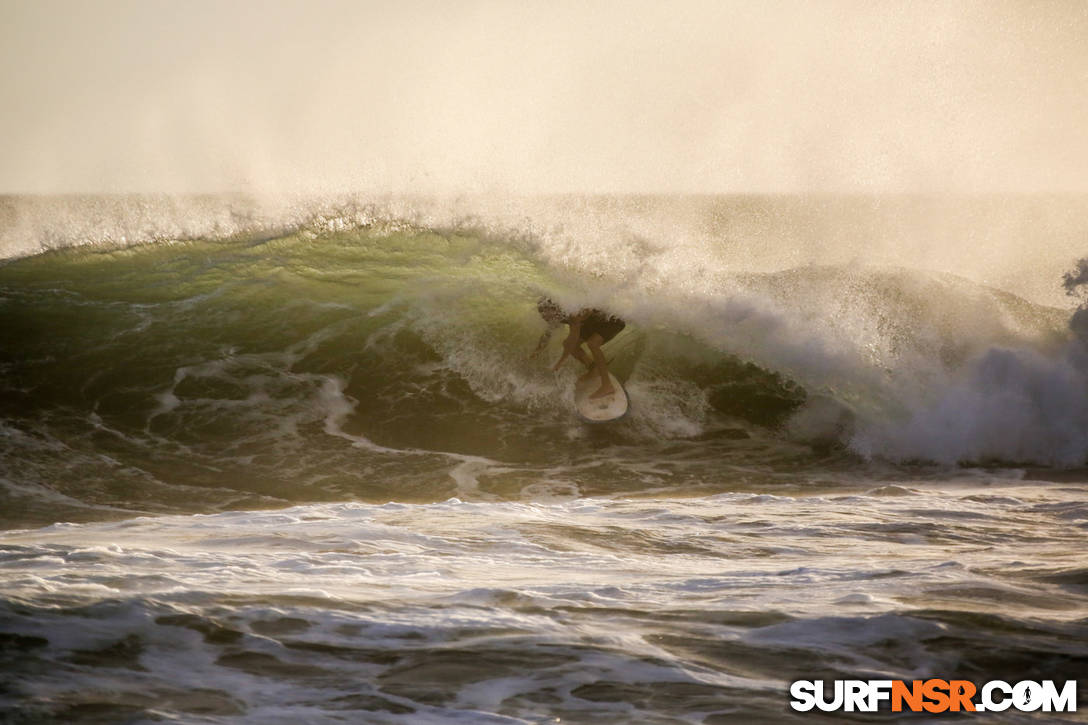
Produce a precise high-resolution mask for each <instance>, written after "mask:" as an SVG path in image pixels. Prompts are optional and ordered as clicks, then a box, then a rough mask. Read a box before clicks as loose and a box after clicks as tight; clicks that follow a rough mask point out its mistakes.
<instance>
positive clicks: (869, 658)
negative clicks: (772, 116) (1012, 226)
mask: <svg viewBox="0 0 1088 725" xmlns="http://www.w3.org/2000/svg"><path fill="white" fill-rule="evenodd" d="M681 201H682V200H681ZM681 201H677V200H657V201H654V200H645V199H642V200H638V199H636V200H632V199H607V198H605V199H596V200H581V201H578V200H570V199H561V200H551V201H549V202H548V203H547V204H544V203H543V202H540V203H539V205H537V206H534V207H532V208H531V209H529V210H528V211H526V210H524V209H523V210H518V211H517V213H514V212H510V211H509V210H507V211H506V212H505V213H504V214H502V215H499V214H493V216H491V217H488V216H486V215H483V216H478V217H472V218H465V217H458V218H457V219H455V220H447V222H446V223H443V224H440V223H438V222H437V221H435V219H434V218H430V217H428V216H427V215H428V214H431V215H433V214H435V213H436V212H434V209H433V208H429V207H427V208H424V207H418V208H414V207H412V203H415V202H411V201H410V200H409V201H402V202H399V203H401V204H402V205H405V206H407V207H410V208H414V211H413V212H412V213H406V212H405V211H404V209H403V208H402V209H400V211H399V212H398V213H396V214H394V213H391V212H390V211H389V208H390V207H388V206H387V207H383V208H382V211H379V210H378V208H377V207H373V206H366V205H359V204H355V205H348V206H340V207H329V206H327V205H325V206H321V205H317V206H315V207H313V208H308V207H306V206H305V205H304V204H302V209H303V212H299V211H298V209H293V210H290V213H287V212H281V215H280V216H275V217H272V216H269V217H267V218H265V217H262V216H260V214H259V213H258V211H256V210H254V209H253V208H251V207H246V208H245V209H241V210H240V209H239V208H235V207H233V206H232V204H237V200H229V199H227V200H215V199H205V200H201V201H200V203H199V204H196V203H195V202H194V204H192V205H190V206H187V207H183V206H169V208H165V207H163V202H162V201H161V200H160V201H159V202H154V203H153V201H149V200H147V199H128V200H126V199H124V198H121V199H116V198H111V199H105V200H98V201H95V200H93V199H91V200H88V199H82V200H78V199H77V200H72V199H69V200H57V201H54V202H51V203H53V204H54V205H55V206H56V207H57V208H62V209H64V210H66V214H67V216H64V215H60V216H58V215H55V214H52V213H50V214H43V213H42V211H41V210H42V208H47V209H52V208H53V207H49V206H48V204H46V202H44V201H42V200H29V201H27V200H23V201H19V200H10V199H9V200H8V205H9V208H7V210H6V213H7V215H8V217H7V219H8V221H7V226H5V227H3V229H4V230H5V231H4V233H5V235H6V238H5V241H10V240H11V239H15V240H16V242H18V243H12V244H11V245H9V246H10V247H11V249H12V250H14V252H12V253H14V254H25V253H26V252H27V251H36V250H37V249H38V248H40V247H41V246H45V247H56V249H55V250H53V251H48V252H46V253H43V254H37V255H35V256H29V257H24V258H21V259H12V260H10V261H9V262H8V263H7V264H6V265H4V266H2V267H0V373H2V375H0V524H2V525H3V527H4V531H3V532H2V533H0V658H2V659H3V665H2V669H3V678H2V679H0V712H2V713H3V715H4V717H5V718H7V719H8V720H10V721H12V722H52V721H55V722H126V723H127V722H154V721H177V722H212V723H231V722H239V723H241V722H252V723H268V722H283V723H295V722H315V723H318V722H353V723H354V722H376V723H380V722H398V723H425V722H436V723H437V722H472V723H476V722H481V723H483V722H531V723H537V722H555V721H557V720H560V721H563V722H609V723H611V722H615V723H626V722H648V723H678V722H684V723H724V722H730V723H732V722H738V723H747V722H780V721H791V720H800V719H801V718H802V717H803V716H802V715H800V714H794V713H792V712H791V711H790V710H789V709H788V706H787V701H788V698H787V694H786V688H787V685H788V683H789V682H790V681H791V680H793V679H820V678H823V679H840V678H842V679H848V678H870V677H871V678H882V679H915V678H921V679H925V678H929V677H942V678H946V679H948V678H959V679H968V680H972V681H975V682H979V683H981V682H985V681H987V680H990V679H1006V680H1010V681H1017V680H1022V679H1036V680H1042V679H1057V680H1065V679H1074V678H1077V677H1079V678H1080V679H1081V680H1082V690H1081V693H1082V694H1081V700H1082V701H1084V702H1088V693H1085V691H1084V689H1083V686H1084V685H1085V684H1088V644H1086V643H1088V601H1086V595H1088V555H1086V553H1085V551H1086V543H1088V541H1086V537H1088V503H1085V501H1086V495H1085V494H1086V493H1088V475H1086V474H1085V473H1084V470H1085V469H1084V465H1085V462H1086V459H1088V385H1086V382H1085V381H1086V380H1088V375H1085V374H1084V373H1085V371H1088V346H1086V345H1085V344H1084V343H1083V341H1082V340H1081V339H1080V338H1079V337H1078V335H1077V329H1078V328H1077V326H1076V324H1074V325H1073V326H1072V327H1071V326H1070V324H1069V323H1070V315H1071V312H1072V311H1071V310H1070V309H1062V308H1057V307H1053V306H1048V305H1046V304H1041V303H1040V302H1039V298H1038V296H1037V297H1036V299H1027V298H1026V297H1030V295H1027V293H1026V292H1024V290H1023V289H1019V288H1017V289H1015V290H1014V291H1009V289H1001V288H998V287H994V286H989V285H985V284H981V283H980V282H978V281H975V280H972V279H970V278H968V277H965V276H963V275H960V274H952V273H950V272H948V271H940V270H934V269H933V268H932V265H929V266H926V265H922V264H921V263H919V265H917V266H914V267H912V266H910V265H906V266H905V265H904V264H902V262H903V261H904V260H902V259H898V260H896V261H897V262H898V263H897V264H895V265H887V264H885V265H879V264H869V265H866V264H859V263H857V262H856V261H853V262H850V261H847V262H844V261H842V259H841V257H842V256H843V254H844V253H843V252H842V251H841V250H839V251H836V249H838V248H834V247H833V245H831V242H829V241H827V239H826V238H825V237H822V236H819V235H821V234H826V233H830V232H828V229H829V227H828V224H829V223H830V222H829V220H834V219H836V218H839V217H842V218H843V219H845V220H846V222H849V223H845V222H844V224H843V226H844V227H845V228H849V229H852V230H853V232H852V233H853V234H854V235H855V236H857V235H859V234H861V233H862V232H860V231H858V230H859V229H860V230H862V231H864V232H865V233H873V234H876V233H877V231H878V230H879V229H881V228H882V225H883V224H884V222H886V221H887V219H884V218H883V217H881V215H884V216H887V214H888V210H887V209H886V208H885V206H886V205H887V204H889V203H890V202H885V201H882V202H880V203H879V204H877V203H872V202H866V201H865V200H860V201H859V200H854V201H843V200H831V201H828V200H824V201H823V202H820V201H819V200H817V201H811V200H809V201H805V200H797V199H789V198H785V199H759V198H734V199H729V198H727V199H717V200H713V199H711V200H696V201H691V200H689V201H683V202H682V203H681ZM299 203H300V204H301V202H299ZM975 203H976V204H977V203H979V202H975ZM1032 203H1033V204H1035V205H1036V206H1038V204H1039V203H1040V202H1032ZM917 204H918V202H917V201H912V200H907V201H903V202H900V206H898V207H895V208H894V209H893V210H892V211H894V212H895V213H894V214H892V216H893V217H895V218H898V217H899V216H900V215H902V214H903V213H904V210H910V209H913V208H914V207H915V206H917ZM1048 204H1051V205H1052V206H1053V205H1054V204H1058V202H1048ZM205 207H211V208H212V212H209V211H208V210H207V208H205ZM995 208H997V207H995ZM1031 208H1032V209H1034V208H1035V206H1032V207H1031ZM541 209H545V210H546V213H545V211H541ZM28 210H29V211H28ZM410 210H411V209H410ZM1052 211H1053V210H1052ZM300 214H301V215H300ZM481 214H482V212H481ZM35 215H36V216H35ZM292 215H294V216H292ZM1053 216H1054V215H1053V214H1051V217H1053ZM1072 216H1073V215H1070V218H1072ZM560 217H561V218H562V219H564V220H566V226H564V225H563V224H560V223H559V222H558V221H557V219H558V218H560ZM43 219H45V220H46V221H45V222H43V221H42V220H43ZM874 219H875V221H874ZM13 220H14V221H13ZM617 220H618V221H617ZM625 220H626V221H625ZM814 220H822V221H823V222H824V223H823V224H814V223H812V222H813V221H814ZM881 220H883V221H881ZM878 221H880V223H877V222H878ZM606 222H607V223H606ZM636 222H637V223H636ZM670 224H671V225H672V227H670ZM1071 224H1072V222H1071ZM625 225H626V226H625ZM636 227H637V228H636ZM1074 227H1075V225H1073V226H1070V227H1069V229H1067V230H1066V231H1067V232H1069V233H1070V234H1072V231H1076V229H1075V228H1074ZM594 228H596V233H594V231H593V229H594ZM670 228H675V229H676V230H680V229H683V233H682V234H681V233H680V232H679V231H677V232H676V233H675V234H672V233H671V232H668V230H669V229H670ZM28 230H30V231H28ZM802 230H809V232H807V233H810V234H811V235H815V236H811V238H809V237H805V236H804V233H803V232H802ZM1070 230H1072V231H1070ZM35 234H36V235H37V236H35ZM122 237H123V238H122ZM806 239H807V241H806ZM28 240H29V241H28ZM840 241H841V240H840ZM848 241H849V240H848ZM855 241H856V239H855ZM31 242H33V243H34V244H38V245H39V247H33V246H32V244H31ZM802 242H804V243H805V244H808V245H809V246H808V247H805V246H804V244H802ZM818 242H819V243H823V244H825V246H826V248H827V250H826V252H825V253H824V257H823V258H822V259H824V261H825V262H826V263H823V264H800V265H791V264H789V263H788V262H789V260H790V259H791V258H792V257H793V256H796V254H800V252H796V254H795V251H796V250H794V248H795V247H796V249H798V250H802V251H804V250H807V251H805V254H808V255H816V256H819V255H817V254H816V252H815V251H813V250H814V249H817V247H818V246H819V245H818V244H817V243H818ZM850 243H853V242H850ZM842 244H846V246H847V247H849V244H848V243H847V242H842ZM27 245H31V247H30V248H28V246H27ZM776 245H777V246H776ZM791 245H792V246H791ZM813 245H816V246H815V247H814V246H813ZM877 246H879V245H877ZM742 248H743V249H744V250H747V251H748V252H749V253H750V254H749V255H748V257H747V259H749V261H750V262H751V263H750V264H748V265H747V266H745V264H744V263H742V262H739V261H738V259H744V258H745V257H743V255H740V254H739V252H740V251H741V250H742ZM768 250H769V251H768ZM791 250H794V251H791ZM855 251H856V250H855ZM963 254H964V255H966V252H964V253H963ZM1033 254H1035V257H1036V258H1037V259H1036V261H1037V262H1038V264H1043V263H1044V262H1045V263H1046V264H1050V263H1051V261H1052V260H1049V258H1047V259H1044V257H1045V255H1043V254H1041V253H1039V252H1034V253H1033ZM951 256H955V255H951ZM1048 260H1049V261H1048ZM885 261H886V260H885ZM1031 261H1032V260H1025V261H1024V265H1025V268H1031V264H1030V263H1031ZM1074 261H1075V260H1073V259H1070V260H1069V262H1068V264H1069V265H1070V266H1072V263H1073V262H1074ZM953 271H957V270H953ZM958 271H965V270H958ZM1059 282H1060V280H1059V279H1057V278H1056V279H1055V280H1054V285H1055V286H1058V285H1059ZM1074 282H1075V280H1074ZM1071 284H1073V282H1071ZM1073 286H1074V287H1075V284H1073ZM1006 287H1007V288H1009V287H1015V285H1006ZM1014 292H1017V293H1019V294H1014ZM540 294H548V295H551V296H553V297H554V298H555V299H557V300H560V301H561V302H562V303H563V304H564V305H567V306H568V307H571V308H577V307H580V306H584V305H595V306H600V307H604V308H606V309H609V310H611V311H613V312H615V313H617V314H620V315H622V316H623V317H624V319H626V320H627V322H628V327H627V329H626V330H625V331H624V332H623V333H622V334H621V336H620V337H618V338H617V339H616V340H615V341H614V342H613V343H610V346H609V347H610V349H611V352H610V354H611V356H612V357H613V367H614V369H615V370H616V371H617V373H619V375H620V377H621V378H622V379H624V380H625V384H626V386H627V389H628V391H629V393H630V396H631V400H632V412H631V415H630V416H629V417H628V418H627V419H625V420H623V421H621V422H619V423H616V424H613V425H609V426H604V427H592V426H587V425H585V424H582V423H580V422H579V421H578V420H577V419H576V418H575V417H574V416H573V415H572V413H571V406H570V389H571V383H572V379H573V376H574V374H575V371H574V370H573V366H572V367H571V368H570V369H567V370H564V371H563V372H562V373H561V374H560V375H558V376H553V375H552V374H551V373H550V372H549V371H548V368H549V364H548V362H549V361H550V359H551V358H552V357H553V356H557V343H556V342H555V341H553V346H552V348H551V349H550V350H549V351H547V352H546V353H545V355H544V356H543V357H542V358H537V359H531V358H530V357H529V356H528V353H529V351H530V350H532V348H533V346H534V345H535V343H536V340H537V338H538V336H539V335H540V333H541V332H542V330H543V326H542V323H541V321H540V319H539V318H538V317H537V316H536V312H535V302H536V298H537V296H538V295H540ZM804 717H806V718H807V717H809V716H804ZM848 717H849V716H847V715H841V716H835V717H832V718H831V719H832V720H838V719H846V718H848ZM854 717H855V718H856V719H864V718H863V717H862V716H854ZM870 717H872V716H870ZM1045 717H1049V718H1050V721H1059V720H1062V719H1063V718H1064V720H1063V721H1069V722H1080V721H1083V720H1084V717H1083V716H1082V715H1080V714H1067V715H1063V716H1060V717H1055V716H1053V715H1049V716H1045ZM889 718H890V715H887V714H886V715H885V716H881V717H878V718H877V719H889ZM985 718H986V720H987V721H988V722H1019V721H1029V720H1031V721H1034V720H1042V719H1044V716H1043V715H1037V716H1030V715H1015V714H1011V713H1004V714H997V713H990V714H987V715H986V716H985ZM904 719H906V720H911V721H915V719H912V718H904Z"/></svg>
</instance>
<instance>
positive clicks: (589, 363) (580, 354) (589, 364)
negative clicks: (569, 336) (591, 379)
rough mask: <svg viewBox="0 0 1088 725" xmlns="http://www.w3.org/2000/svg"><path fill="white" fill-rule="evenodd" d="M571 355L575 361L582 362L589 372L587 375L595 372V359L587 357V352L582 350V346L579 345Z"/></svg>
mask: <svg viewBox="0 0 1088 725" xmlns="http://www.w3.org/2000/svg"><path fill="white" fill-rule="evenodd" d="M570 355H571V357H573V358H574V359H575V360H577V361H578V362H580V363H582V364H583V365H585V366H586V368H587V370H588V372H587V373H586V375H589V374H591V373H592V372H593V368H594V364H593V359H592V358H590V357H589V355H586V351H585V350H583V349H582V346H581V345H579V346H578V347H576V348H574V349H573V350H571V353H570ZM583 377H584V376H583Z"/></svg>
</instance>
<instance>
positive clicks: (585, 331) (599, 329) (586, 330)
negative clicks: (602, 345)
mask: <svg viewBox="0 0 1088 725" xmlns="http://www.w3.org/2000/svg"><path fill="white" fill-rule="evenodd" d="M625 327H627V323H625V322H624V321H623V320H621V319H620V318H618V317H612V316H611V315H606V314H605V313H603V312H601V311H600V310H593V311H592V312H590V313H589V316H588V317H586V319H584V320H582V328H581V331H580V334H579V338H580V339H581V341H582V342H585V341H586V340H588V339H589V338H591V337H593V335H594V334H597V335H600V336H601V340H603V341H604V342H608V341H609V340H611V339H612V338H613V337H615V336H616V335H618V334H620V330H622V329H623V328H625Z"/></svg>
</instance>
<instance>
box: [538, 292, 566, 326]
mask: <svg viewBox="0 0 1088 725" xmlns="http://www.w3.org/2000/svg"><path fill="white" fill-rule="evenodd" d="M536 311H537V312H539V313H540V316H541V317H543V318H544V319H545V321H547V322H562V321H563V318H564V317H565V315H564V314H563V308H562V307H560V306H559V305H557V304H556V303H555V301H554V300H553V299H552V298H550V297H541V298H540V299H539V300H537V301H536Z"/></svg>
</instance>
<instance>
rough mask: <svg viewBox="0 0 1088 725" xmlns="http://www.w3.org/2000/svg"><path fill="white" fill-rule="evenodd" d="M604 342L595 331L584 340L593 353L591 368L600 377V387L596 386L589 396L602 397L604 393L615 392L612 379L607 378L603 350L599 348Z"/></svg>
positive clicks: (606, 363)
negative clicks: (595, 389)
mask: <svg viewBox="0 0 1088 725" xmlns="http://www.w3.org/2000/svg"><path fill="white" fill-rule="evenodd" d="M602 344H604V338H602V337H601V336H600V335H598V334H597V333H594V334H592V335H590V337H589V339H588V340H586V345H588V346H589V351H590V352H591V353H593V363H594V365H593V370H592V371H591V372H596V373H597V374H598V375H599V376H600V377H601V387H599V388H597V391H596V392H594V393H593V394H592V395H590V396H589V397H590V398H603V397H604V396H606V395H611V394H612V393H614V392H616V389H615V388H614V387H612V381H611V380H609V379H608V361H607V360H605V359H604V352H603V351H602V350H601V345H602Z"/></svg>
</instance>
